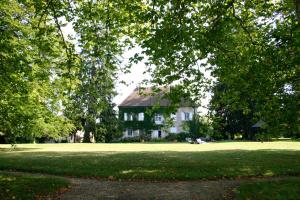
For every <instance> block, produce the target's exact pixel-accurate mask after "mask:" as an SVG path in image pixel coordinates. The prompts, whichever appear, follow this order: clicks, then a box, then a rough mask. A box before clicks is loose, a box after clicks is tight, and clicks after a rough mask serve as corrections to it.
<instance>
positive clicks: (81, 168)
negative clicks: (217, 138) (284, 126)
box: [0, 142, 300, 180]
mask: <svg viewBox="0 0 300 200" xmlns="http://www.w3.org/2000/svg"><path fill="white" fill-rule="evenodd" d="M9 147H10V146H9V145H0V169H2V170H20V171H29V172H42V173H49V174H57V175H69V176H78V177H102V178H107V177H109V176H113V177H114V178H116V179H147V180H172V179H176V180H197V179H219V178H224V177H226V178H235V177H245V176H278V175H295V174H297V175H299V174H300V142H264V143H260V142H225V143H211V144H205V145H196V144H194V145H192V144H184V143H177V144H176V143H174V144H36V145H33V144H31V145H18V146H17V147H18V148H17V149H16V150H14V151H10V150H9Z"/></svg>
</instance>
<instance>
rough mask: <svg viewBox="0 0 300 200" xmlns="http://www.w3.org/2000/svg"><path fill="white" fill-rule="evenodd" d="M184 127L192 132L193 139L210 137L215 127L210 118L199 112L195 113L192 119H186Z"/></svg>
mask: <svg viewBox="0 0 300 200" xmlns="http://www.w3.org/2000/svg"><path fill="white" fill-rule="evenodd" d="M183 128H184V130H185V131H187V132H188V133H189V134H190V137H191V138H192V139H196V138H200V137H210V136H211V135H212V133H213V128H212V126H211V122H210V121H209V119H208V118H206V117H201V116H199V115H197V114H194V115H193V119H192V120H191V121H186V122H185V123H184V126H183Z"/></svg>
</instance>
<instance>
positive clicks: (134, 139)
mask: <svg viewBox="0 0 300 200" xmlns="http://www.w3.org/2000/svg"><path fill="white" fill-rule="evenodd" d="M141 140H142V139H141V137H140V136H136V137H126V138H120V139H118V140H114V141H113V142H120V143H130V142H141Z"/></svg>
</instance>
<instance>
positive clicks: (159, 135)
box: [158, 130, 161, 138]
mask: <svg viewBox="0 0 300 200" xmlns="http://www.w3.org/2000/svg"><path fill="white" fill-rule="evenodd" d="M158 137H159V138H161V130H159V131H158Z"/></svg>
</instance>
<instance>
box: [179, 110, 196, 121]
mask: <svg viewBox="0 0 300 200" xmlns="http://www.w3.org/2000/svg"><path fill="white" fill-rule="evenodd" d="M192 119H193V113H191V112H182V113H181V120H182V121H189V120H192Z"/></svg>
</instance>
